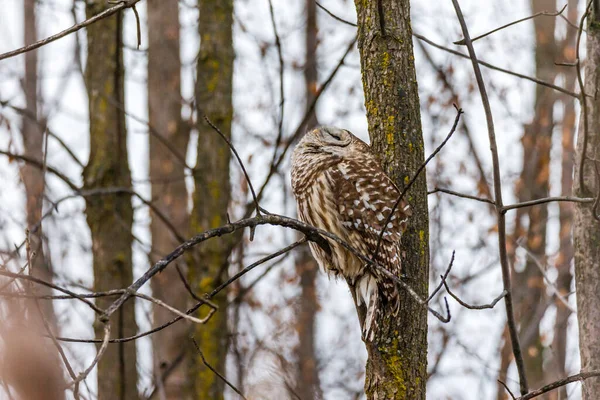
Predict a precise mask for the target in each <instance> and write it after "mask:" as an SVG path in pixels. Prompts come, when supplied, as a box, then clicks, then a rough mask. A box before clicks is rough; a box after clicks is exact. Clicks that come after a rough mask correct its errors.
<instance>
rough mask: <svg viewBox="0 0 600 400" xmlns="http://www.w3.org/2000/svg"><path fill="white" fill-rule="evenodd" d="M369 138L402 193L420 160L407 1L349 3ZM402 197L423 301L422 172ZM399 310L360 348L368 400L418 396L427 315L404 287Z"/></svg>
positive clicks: (413, 274) (411, 269)
mask: <svg viewBox="0 0 600 400" xmlns="http://www.w3.org/2000/svg"><path fill="white" fill-rule="evenodd" d="M355 4H356V9H357V15H358V46H359V49H360V58H361V70H362V80H363V88H364V92H365V107H366V110H367V119H368V123H369V135H370V137H371V143H372V147H373V148H374V150H375V153H376V154H380V155H381V162H382V166H383V167H384V169H385V170H386V171H387V173H388V174H389V175H390V176H391V177H392V179H393V180H394V181H395V182H396V184H397V185H398V186H399V187H400V188H403V187H404V186H405V185H406V184H407V183H408V182H409V181H410V179H412V177H413V176H414V175H415V173H416V170H417V169H418V168H419V166H420V165H421V164H422V163H423V162H424V145H423V136H422V128H421V116H420V104H419V94H418V88H417V79H416V72H415V65H414V56H413V45H412V29H411V25H410V4H409V1H408V0H378V1H368V0H355ZM405 199H406V200H407V201H408V203H409V204H410V206H411V208H412V211H413V215H412V217H411V218H410V219H409V224H408V229H407V231H406V232H405V233H404V235H403V237H402V250H403V253H404V259H403V270H404V274H406V275H407V276H408V283H409V284H410V285H411V287H412V288H413V289H414V290H415V291H416V292H417V293H418V294H419V295H420V296H422V297H423V298H425V297H427V293H428V277H429V226H428V224H429V219H428V218H429V217H428V209H427V183H426V178H425V174H422V175H421V176H420V177H419V178H418V179H417V180H416V182H415V184H414V185H413V187H412V189H411V190H410V192H408V193H407V196H406V197H405ZM399 291H400V297H401V299H400V304H401V306H400V312H399V314H398V316H397V317H393V313H392V311H391V310H389V311H385V310H384V313H383V315H384V318H383V319H384V320H383V321H382V322H381V323H380V324H381V325H380V326H381V327H382V328H381V335H380V337H381V338H382V339H381V340H379V342H374V343H368V344H367V352H368V356H369V359H368V361H367V369H366V380H365V392H366V394H367V398H368V399H411V400H414V399H425V389H426V381H427V311H426V309H425V308H424V307H423V306H422V305H420V304H418V303H417V302H416V301H415V300H414V299H413V298H412V297H411V296H410V295H409V294H408V293H407V292H406V291H405V290H402V289H399Z"/></svg>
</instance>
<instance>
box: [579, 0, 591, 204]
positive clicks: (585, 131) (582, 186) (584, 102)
mask: <svg viewBox="0 0 600 400" xmlns="http://www.w3.org/2000/svg"><path fill="white" fill-rule="evenodd" d="M593 1H594V0H589V1H588V3H587V6H586V7H585V12H584V13H583V15H582V16H581V20H580V22H579V31H578V32H577V44H576V45H575V64H576V69H577V82H578V83H579V91H580V92H581V96H580V98H579V101H580V102H581V112H582V114H583V138H582V145H581V159H580V160H579V192H580V193H584V192H585V182H584V179H583V176H584V173H583V167H584V166H585V159H586V157H587V140H588V129H589V125H588V109H587V96H586V94H585V85H584V83H583V76H582V74H581V57H580V55H579V51H580V46H581V34H582V32H583V24H584V22H585V19H586V18H587V16H588V15H589V14H590V12H591V10H592V4H593Z"/></svg>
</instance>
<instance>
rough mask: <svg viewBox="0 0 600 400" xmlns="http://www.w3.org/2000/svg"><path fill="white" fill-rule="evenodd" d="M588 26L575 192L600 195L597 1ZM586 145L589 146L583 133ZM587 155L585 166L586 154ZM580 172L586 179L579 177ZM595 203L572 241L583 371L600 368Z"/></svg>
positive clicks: (593, 390)
mask: <svg viewBox="0 0 600 400" xmlns="http://www.w3.org/2000/svg"><path fill="white" fill-rule="evenodd" d="M592 4H593V9H592V13H591V15H590V16H589V23H588V27H587V63H586V64H585V93H586V94H591V95H592V96H593V97H587V99H586V100H585V103H586V105H587V121H588V123H587V129H585V120H586V116H585V115H584V114H583V112H582V115H581V118H580V127H579V134H578V135H577V147H576V154H577V159H576V162H575V175H574V184H573V193H574V194H575V195H577V196H579V197H595V196H597V193H598V190H599V189H600V188H599V187H598V185H597V182H596V172H595V165H594V164H597V162H598V160H600V98H598V96H594V93H597V92H598V79H599V78H600V74H599V70H600V9H599V6H598V3H597V2H593V3H592ZM585 137H587V145H586V149H585V151H584V138H585ZM582 158H584V164H583V170H581V159H582ZM596 166H597V167H599V168H600V165H596ZM580 173H582V178H583V179H582V181H583V182H580V179H579V177H580ZM592 208H593V207H592V206H591V205H589V204H581V203H576V204H575V207H574V210H575V212H574V215H575V218H574V223H573V245H574V247H575V284H576V288H577V311H578V312H577V316H578V319H579V349H580V353H581V369H582V371H591V370H598V369H600V335H598V332H600V296H598V293H600V245H599V243H600V222H598V221H597V220H596V219H595V218H594V215H593V210H592ZM598 393H600V379H596V378H592V379H587V380H585V381H584V382H583V400H592V399H597V398H598Z"/></svg>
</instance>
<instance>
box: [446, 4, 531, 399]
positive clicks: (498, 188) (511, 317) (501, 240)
mask: <svg viewBox="0 0 600 400" xmlns="http://www.w3.org/2000/svg"><path fill="white" fill-rule="evenodd" d="M452 4H453V5H454V9H455V10H456V16H457V18H458V21H459V23H460V27H461V29H462V32H463V36H464V38H465V42H466V45H467V48H468V49H469V58H470V59H471V63H472V64H473V71H474V73H475V78H476V80H477V86H478V87H479V93H480V95H481V101H482V103H483V108H484V110H485V116H486V122H487V127H488V136H489V141H490V150H491V153H492V165H493V170H494V171H493V172H494V195H495V197H496V202H495V203H496V214H497V217H498V247H499V253H500V265H501V266H502V281H503V284H504V291H505V292H506V295H505V301H504V304H505V305H506V317H507V318H506V319H507V325H508V330H509V333H510V339H511V344H512V349H513V354H514V356H515V363H516V365H517V370H518V372H519V383H520V386H521V394H526V393H527V392H528V389H527V377H526V375H525V365H524V361H523V354H522V353H521V345H520V344H519V335H518V331H517V323H516V321H515V313H514V310H513V303H512V294H511V281H510V267H509V265H508V255H507V250H506V220H505V215H504V213H503V212H502V207H503V204H502V180H501V178H500V161H499V158H498V147H497V145H496V132H495V129H494V118H493V116H492V109H491V107H490V101H489V98H488V95H487V91H486V88H485V83H484V82H483V76H482V74H481V69H480V67H479V63H478V62H477V55H476V54H475V49H474V48H473V43H472V42H471V37H470V35H469V29H468V28H467V23H466V22H465V18H464V16H463V13H462V11H461V9H460V5H459V4H458V0H452Z"/></svg>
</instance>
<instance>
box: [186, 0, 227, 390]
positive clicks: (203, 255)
mask: <svg viewBox="0 0 600 400" xmlns="http://www.w3.org/2000/svg"><path fill="white" fill-rule="evenodd" d="M199 8H200V20H199V33H200V54H199V55H198V68H197V74H198V75H197V87H196V107H197V112H198V124H197V130H198V161H197V164H196V168H195V171H194V182H195V186H196V188H195V193H194V197H193V202H194V211H193V213H192V218H191V224H192V226H191V229H192V232H200V231H204V230H207V229H210V228H215V227H218V226H220V225H223V224H225V223H226V222H227V207H228V205H229V200H230V197H231V193H230V192H231V188H230V182H229V160H230V158H231V156H230V150H229V147H228V146H227V143H225V141H223V139H222V138H221V137H219V135H218V134H217V133H216V132H215V131H214V130H213V129H212V128H211V127H210V126H209V125H208V124H207V123H206V122H205V121H204V116H205V115H206V116H207V117H208V118H209V119H210V120H211V121H212V122H213V123H214V124H215V125H216V126H217V127H219V129H220V130H221V131H222V132H223V133H224V134H225V135H227V136H229V137H230V136H231V121H232V118H233V105H232V78H233V59H234V52H233V38H232V25H233V0H200V1H199ZM229 253H230V244H229V243H228V242H227V240H225V239H224V240H218V241H217V240H215V241H211V242H210V243H207V244H205V245H203V246H201V248H200V249H199V250H198V253H197V257H195V259H196V260H198V262H194V263H193V265H190V268H189V273H188V276H189V278H190V281H191V284H192V287H193V288H194V290H196V291H197V292H198V293H207V292H210V290H212V289H214V288H215V287H216V286H217V285H218V284H219V283H220V282H221V281H222V280H223V278H225V277H226V275H227V267H228V258H229ZM212 300H213V301H214V302H215V303H216V304H217V305H218V306H219V310H218V311H217V313H215V315H213V317H212V318H211V319H210V321H209V322H208V323H207V324H205V325H196V327H195V330H194V337H195V338H196V340H197V342H198V345H199V346H200V349H201V351H202V352H203V354H204V356H205V358H206V361H207V362H208V363H209V364H210V365H211V366H212V367H214V368H216V369H217V370H218V371H220V372H221V373H223V374H224V373H225V361H226V356H227V346H228V331H227V291H222V292H221V293H219V294H218V295H217V296H215V297H214V298H213V299H212ZM192 348H193V347H192ZM190 374H191V376H190V382H191V384H192V385H193V396H194V397H193V398H195V399H199V400H200V399H214V400H219V399H223V389H224V384H223V382H222V381H221V380H220V379H219V378H218V377H217V376H216V375H215V373H214V372H212V371H210V370H209V369H208V368H206V367H205V366H204V364H203V363H202V360H201V358H200V355H198V354H196V355H195V356H193V357H192V368H191V370H190Z"/></svg>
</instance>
